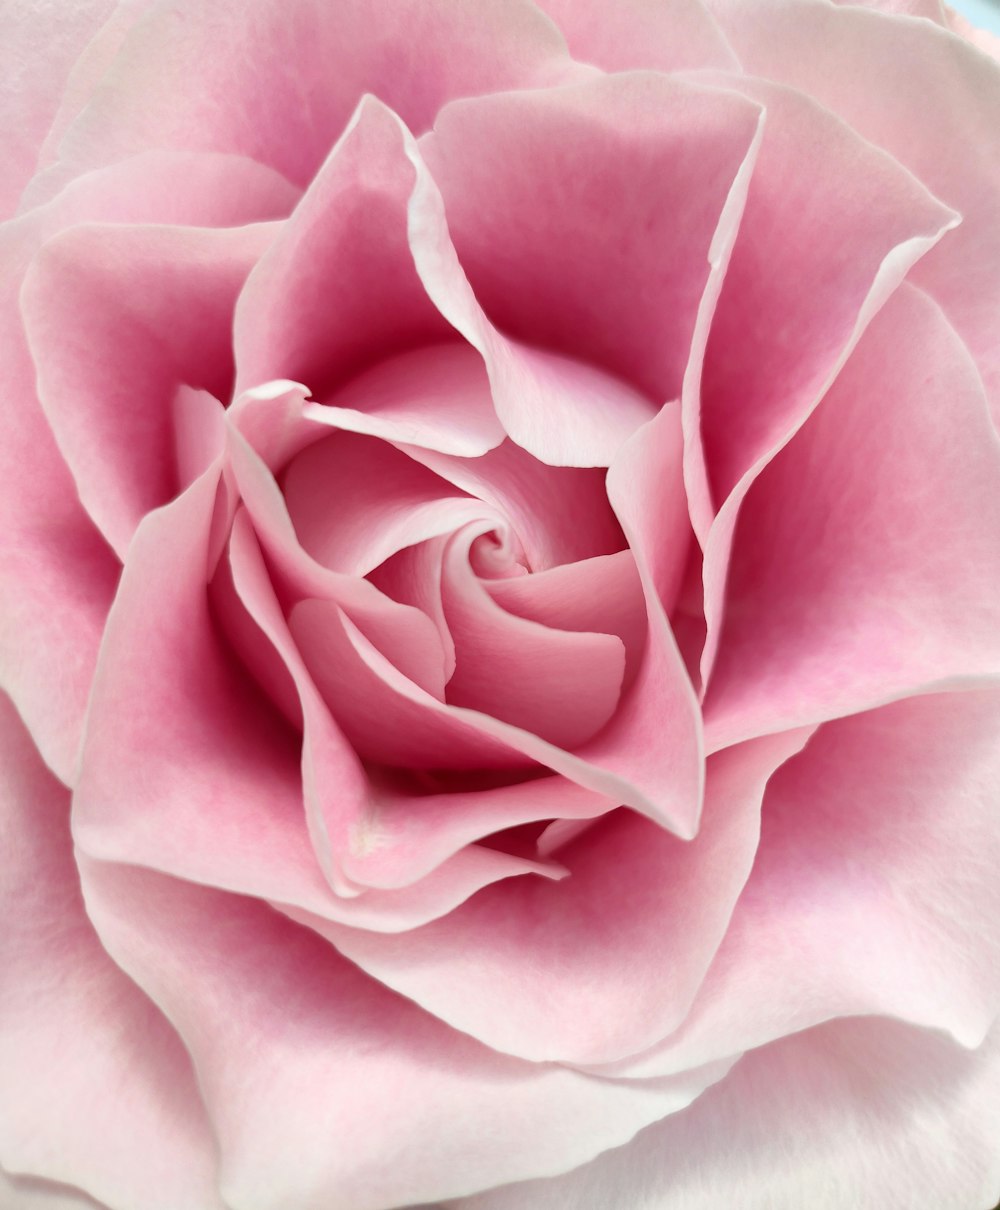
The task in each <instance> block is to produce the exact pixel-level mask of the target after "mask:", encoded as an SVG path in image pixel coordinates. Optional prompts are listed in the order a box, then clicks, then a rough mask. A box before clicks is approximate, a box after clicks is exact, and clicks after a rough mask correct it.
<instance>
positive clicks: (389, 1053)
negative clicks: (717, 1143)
mask: <svg viewBox="0 0 1000 1210" xmlns="http://www.w3.org/2000/svg"><path fill="white" fill-rule="evenodd" d="M84 877H85V885H86V893H87V901H88V906H89V909H90V911H91V913H92V914H93V916H94V918H95V920H96V921H97V922H98V927H99V929H100V931H101V935H102V937H103V939H104V941H105V944H106V945H107V946H108V947H109V949H110V950H111V952H112V953H113V954H114V956H115V958H116V960H117V961H118V962H120V963H121V964H122V965H123V966H124V967H125V969H126V970H128V971H129V973H130V974H132V975H133V977H134V978H136V979H137V980H138V981H139V982H140V983H141V985H142V986H143V987H144V988H145V989H146V990H147V991H148V992H149V994H150V995H151V996H152V997H153V999H154V1000H155V1001H156V1002H157V1003H158V1004H160V1005H162V1006H163V1008H164V1010H165V1011H166V1012H167V1014H168V1016H169V1017H170V1018H171V1020H172V1021H174V1023H175V1024H176V1026H177V1028H178V1030H179V1032H180V1033H181V1035H182V1036H183V1038H184V1041H185V1044H186V1046H187V1047H188V1049H189V1051H190V1053H191V1054H192V1056H193V1059H194V1063H195V1067H196V1069H197V1072H198V1078H199V1083H200V1086H201V1087H202V1088H203V1090H204V1093H205V1098H206V1101H207V1103H208V1105H209V1107H210V1113H211V1116H212V1121H213V1125H214V1127H215V1132H216V1136H217V1138H218V1140H219V1147H220V1152H221V1166H222V1182H221V1183H222V1190H223V1196H224V1197H225V1200H226V1202H227V1204H228V1205H230V1206H233V1207H235V1208H237V1210H258V1208H259V1210H269V1208H270V1207H272V1206H275V1205H280V1206H282V1207H283V1208H284V1210H307V1208H308V1207H314V1206H316V1205H319V1204H321V1205H323V1207H324V1210H327V1208H328V1210H381V1208H382V1207H384V1206H387V1205H402V1204H409V1203H412V1202H413V1201H415V1200H416V1201H427V1200H435V1199H438V1198H444V1197H450V1196H456V1195H459V1194H462V1193H467V1192H471V1191H472V1190H473V1189H477V1188H482V1187H484V1186H489V1185H492V1184H495V1183H497V1182H502V1181H508V1180H516V1179H519V1178H522V1177H525V1176H528V1175H536V1174H541V1173H550V1172H553V1171H557V1170H561V1169H564V1168H566V1167H571V1166H573V1165H575V1164H577V1163H580V1162H582V1161H583V1160H585V1159H587V1158H589V1157H590V1156H592V1155H594V1154H596V1153H597V1152H598V1151H599V1150H601V1149H602V1148H604V1147H607V1146H609V1145H611V1146H613V1145H615V1144H616V1143H618V1142H621V1141H624V1140H625V1139H627V1138H629V1137H630V1136H631V1135H632V1134H633V1133H634V1132H635V1130H636V1129H637V1128H639V1127H640V1126H642V1125H644V1124H645V1123H646V1122H648V1121H650V1120H651V1119H655V1118H658V1117H660V1116H662V1115H663V1114H664V1113H670V1112H673V1111H675V1110H677V1109H680V1108H682V1107H683V1106H684V1105H686V1104H688V1103H690V1101H691V1100H692V1099H693V1097H695V1096H697V1095H698V1093H699V1092H701V1090H702V1089H703V1088H705V1087H706V1086H707V1085H708V1084H709V1083H711V1082H712V1081H713V1080H716V1079H718V1078H719V1077H720V1076H721V1075H722V1074H723V1073H724V1072H725V1070H726V1069H727V1068H728V1066H729V1065H728V1064H722V1065H716V1066H713V1067H712V1068H710V1069H707V1070H705V1071H701V1072H692V1073H689V1074H687V1075H685V1076H684V1077H681V1078H679V1079H676V1080H673V1081H664V1082H659V1081H654V1082H651V1083H648V1084H641V1083H640V1084H631V1085H630V1084H618V1083H616V1082H614V1081H603V1080H594V1079H591V1078H589V1077H587V1076H583V1075H579V1074H577V1073H574V1072H570V1071H566V1070H564V1069H560V1068H558V1067H553V1066H545V1067H543V1066H538V1065H536V1064H525V1063H521V1062H519V1061H518V1060H515V1059H511V1058H508V1057H506V1056H501V1055H498V1054H496V1053H495V1052H492V1051H490V1050H488V1049H487V1048H485V1047H482V1046H480V1045H479V1044H478V1043H476V1042H474V1041H473V1040H472V1039H470V1038H467V1037H463V1036H462V1035H461V1034H459V1033H456V1032H455V1031H454V1030H452V1029H449V1028H448V1027H447V1026H444V1025H442V1024H441V1023H440V1022H438V1021H435V1020H434V1019H433V1018H432V1017H430V1016H428V1015H427V1014H425V1013H423V1012H422V1011H421V1010H420V1009H418V1008H417V1007H416V1006H415V1005H413V1004H411V1003H409V1002H408V1001H406V1000H404V999H402V998H401V997H397V996H395V995H393V994H392V993H391V992H389V991H387V990H386V989H385V988H383V987H380V986H379V985H378V984H377V983H375V982H374V981H373V980H370V979H368V978H367V977H366V976H365V975H363V974H361V972H359V971H358V970H357V969H356V968H354V967H352V966H351V964H350V963H349V962H347V961H346V959H343V958H341V957H340V956H339V955H337V954H336V952H335V951H333V950H332V949H331V948H330V947H329V946H327V945H325V944H324V943H323V942H322V940H321V939H320V938H318V937H316V936H315V935H314V934H312V933H310V931H309V930H307V929H303V928H301V927H298V926H296V925H294V924H293V923H292V922H291V921H289V920H286V919H283V918H282V917H281V916H279V915H278V914H277V913H275V912H273V911H271V910H270V909H269V908H267V907H266V906H264V905H262V904H257V903H254V902H253V901H251V900H245V899H240V898H239V897H237V896H232V895H222V894H219V893H218V892H212V891H207V890H204V889H202V888H197V887H194V886H192V885H190V884H185V883H180V882H176V881H174V880H172V879H168V878H164V877H161V876H157V875H155V874H152V873H150V872H149V871H145V870H130V869H128V868H127V867H124V866H102V865H100V864H99V863H91V862H88V863H87V866H86V869H85V873H84ZM553 1120H558V1121H559V1122H560V1124H561V1128H560V1129H559V1130H558V1131H557V1132H555V1133H553V1132H552V1130H551V1129H550V1127H551V1123H552V1122H553ZM373 1123H376V1124H377V1129H372V1124H373ZM390 1154H391V1155H392V1156H393V1157H394V1162H393V1163H391V1164H386V1162H385V1159H386V1156H387V1155H390Z"/></svg>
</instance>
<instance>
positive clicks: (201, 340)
mask: <svg viewBox="0 0 1000 1210" xmlns="http://www.w3.org/2000/svg"><path fill="white" fill-rule="evenodd" d="M273 233H274V228H273V226H272V225H270V224H259V225H254V226H245V227H239V228H233V229H230V230H216V229H209V228H183V227H162V226H157V227H153V226H149V227H132V226H120V227H111V228H108V227H105V226H79V227H74V228H73V229H72V230H71V231H68V232H67V233H66V234H64V235H62V236H60V237H58V238H57V239H55V240H54V241H50V242H49V243H47V244H46V245H45V246H44V248H43V249H42V250H41V252H40V253H39V254H38V255H37V256H36V257H35V260H34V262H33V264H32V267H31V269H30V270H29V273H28V276H27V279H26V282H25V286H24V289H23V290H22V294H21V306H22V310H23V313H24V318H25V326H26V329H27V334H28V343H29V346H30V348H31V353H32V356H33V358H34V361H35V364H36V367H37V372H38V393H39V398H40V400H41V403H42V406H43V408H44V410H45V413H46V416H47V418H48V420H49V423H50V424H51V425H52V429H53V432H54V434H55V437H56V441H57V442H58V444H59V447H60V450H61V451H62V454H63V456H64V458H65V459H66V462H67V465H68V466H69V467H70V469H71V471H72V472H73V475H74V479H75V481H76V484H77V489H78V491H79V493H80V498H81V500H82V502H83V504H84V507H85V508H86V509H87V511H88V512H89V514H90V516H91V517H92V518H93V520H94V521H95V523H96V524H97V525H98V527H99V528H100V529H101V531H102V533H103V534H104V535H105V536H106V537H107V539H108V541H109V542H110V544H111V545H112V546H113V547H114V548H115V550H116V551H117V553H118V554H119V556H120V557H124V554H125V551H126V549H127V547H128V543H129V541H130V540H131V538H132V534H133V533H134V532H135V528H136V526H137V525H138V523H139V521H140V520H141V519H142V517H143V516H144V515H145V514H146V513H147V512H149V511H150V510H151V509H153V508H156V507H158V506H159V505H161V504H164V503H165V502H166V501H167V500H169V499H170V498H171V497H172V496H173V495H175V494H176V492H177V490H178V488H179V487H183V486H186V485H185V484H181V483H178V474H177V466H176V462H175V459H174V457H173V456H172V455H173V449H174V433H173V415H172V410H171V404H172V401H173V398H174V395H175V393H176V391H177V389H178V387H179V386H181V385H182V384H185V385H187V386H191V387H196V388H201V389H204V390H207V391H209V392H210V393H211V394H213V395H214V396H215V397H216V398H217V399H220V400H222V401H223V402H228V399H229V396H230V393H231V390H232V375H233V363H232V319H233V308H234V305H235V302H236V297H237V294H238V293H239V290H240V288H241V287H242V285H243V282H244V280H245V278H246V275H247V273H248V272H249V270H250V268H251V267H252V266H253V264H254V263H255V262H256V261H257V259H258V258H259V257H260V255H261V253H262V252H263V251H264V249H265V248H266V247H267V245H268V243H269V242H270V240H271V239H272V238H273Z"/></svg>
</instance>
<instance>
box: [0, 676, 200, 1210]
mask: <svg viewBox="0 0 1000 1210" xmlns="http://www.w3.org/2000/svg"><path fill="white" fill-rule="evenodd" d="M0 748H2V759H0V769H2V771H3V773H2V782H3V785H2V789H0V795H2V801H0V837H2V843H3V849H4V853H5V854H6V855H7V860H6V861H5V862H4V869H3V874H2V876H0V900H2V903H0V910H2V912H3V918H4V929H3V934H2V938H0V951H2V963H3V970H4V978H3V981H2V991H0V1065H2V1067H3V1072H4V1079H3V1093H2V1097H0V1159H2V1162H3V1166H4V1169H5V1171H6V1173H9V1174H12V1176H14V1181H13V1189H14V1192H13V1193H12V1194H10V1198H9V1200H8V1199H7V1198H5V1200H4V1205H8V1206H11V1207H13V1206H17V1207H18V1208H20V1207H21V1206H25V1207H27V1206H28V1205H34V1204H35V1201H34V1200H31V1201H29V1200H28V1198H29V1194H30V1193H31V1192H32V1191H35V1192H37V1193H38V1201H39V1203H40V1205H43V1206H47V1205H49V1202H48V1201H47V1200H45V1198H44V1197H43V1191H44V1192H46V1193H47V1192H48V1189H49V1186H48V1184H47V1182H50V1181H54V1182H60V1183H65V1184H68V1185H72V1186H76V1187H77V1188H79V1189H81V1190H85V1191H86V1192H87V1193H89V1194H91V1195H92V1196H93V1197H94V1198H96V1199H98V1200H99V1201H101V1202H107V1203H108V1205H111V1206H132V1205H142V1206H149V1207H150V1210H175V1208H176V1207H177V1206H198V1207H199V1208H200V1207H205V1210H215V1208H218V1210H221V1207H222V1203H221V1201H220V1200H219V1198H218V1196H217V1194H216V1191H215V1156H214V1143H213V1139H212V1134H211V1130H210V1127H209V1125H208V1121H207V1119H206V1117H205V1111H204V1108H203V1106H202V1103H201V1099H200V1097H199V1093H198V1089H197V1086H196V1084H195V1080H194V1077H193V1073H192V1071H191V1066H190V1063H189V1061H188V1058H187V1055H186V1054H185V1053H184V1048H183V1046H182V1045H181V1042H180V1040H179V1039H178V1038H177V1036H176V1034H175V1033H174V1031H173V1029H172V1028H171V1027H170V1026H169V1025H168V1023H167V1022H166V1020H165V1019H164V1018H163V1017H162V1016H161V1015H160V1013H159V1011H158V1010H157V1009H156V1008H155V1006H154V1005H153V1004H152V1003H150V1001H149V1000H147V998H146V996H145V995H144V994H143V993H142V992H141V991H140V990H139V989H138V988H137V987H135V985H134V984H133V983H132V982H131V981H130V980H129V979H128V977H127V976H126V975H124V974H123V973H122V972H121V970H120V969H119V968H118V967H117V966H116V965H115V963H114V962H113V961H112V960H111V958H109V957H108V955H107V954H106V953H105V952H104V950H103V949H102V947H101V944H100V942H99V941H98V939H97V937H96V935H95V934H94V930H93V926H92V925H91V923H90V921H89V920H88V918H87V912H86V910H85V908H84V904H83V900H82V898H81V896H80V886H79V876H78V873H77V869H76V865H75V864H74V860H73V847H72V841H71V838H70V816H69V808H70V803H69V794H68V792H67V791H66V790H65V788H64V787H63V786H61V785H60V784H59V783H58V782H57V781H56V780H55V778H54V777H53V776H52V775H51V773H49V772H48V770H47V769H46V768H45V767H44V765H43V764H42V762H41V759H40V758H39V756H38V753H37V752H36V751H35V748H34V745H33V744H32V741H31V738H30V737H29V735H28V733H27V732H26V730H25V729H24V725H23V724H22V723H21V721H20V719H19V718H18V717H17V714H16V712H15V711H14V709H13V707H12V706H11V704H10V702H9V701H8V700H7V699H3V700H2V702H0ZM15 1174H16V1175H15ZM20 1176H28V1177H40V1178H44V1182H39V1183H38V1184H37V1185H36V1184H35V1183H34V1182H32V1181H28V1182H27V1184H22V1183H21V1182H20V1181H19V1180H18V1179H17V1177H20ZM52 1192H53V1196H54V1197H55V1196H58V1195H59V1190H58V1189H53V1190H52ZM0 1194H2V1187H0ZM14 1199H16V1200H14ZM53 1204H58V1203H57V1202H54V1203H53ZM69 1204H72V1203H70V1202H69V1201H68V1200H67V1205H69ZM87 1204H90V1203H89V1201H88V1202H87Z"/></svg>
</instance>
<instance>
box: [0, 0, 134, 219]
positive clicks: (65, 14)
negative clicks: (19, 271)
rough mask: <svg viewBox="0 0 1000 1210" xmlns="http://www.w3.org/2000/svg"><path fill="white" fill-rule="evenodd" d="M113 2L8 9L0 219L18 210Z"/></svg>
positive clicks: (23, 2) (27, 1)
mask: <svg viewBox="0 0 1000 1210" xmlns="http://www.w3.org/2000/svg"><path fill="white" fill-rule="evenodd" d="M113 8H114V0H79V3H74V4H72V5H68V6H58V7H56V8H55V9H53V7H52V6H51V5H48V4H45V3H42V2H40V0H11V3H8V4H5V5H4V10H3V27H4V28H3V40H2V42H0V128H2V129H3V131H4V152H3V157H4V170H3V178H2V181H0V220H2V219H5V218H7V217H8V215H10V214H13V212H14V210H15V208H16V206H17V202H18V198H19V197H20V195H21V191H22V190H23V189H24V187H25V185H27V183H28V181H29V180H30V179H31V177H32V175H33V173H34V171H35V167H36V165H37V163H38V153H39V151H40V150H41V147H42V142H43V140H44V139H45V135H46V133H47V132H48V129H49V127H50V126H51V124H52V121H53V119H54V118H55V116H56V111H57V109H58V107H59V102H60V98H61V96H62V89H63V86H64V84H65V82H66V78H67V77H68V76H69V74H70V71H71V69H72V67H73V64H74V63H75V61H76V60H77V58H78V57H79V56H80V54H81V52H82V51H83V50H84V48H85V47H86V45H87V43H88V42H89V41H90V39H91V38H92V37H93V36H94V35H95V34H96V33H97V31H98V30H99V29H100V27H101V23H102V22H103V21H104V20H105V18H106V17H107V16H108V14H109V13H110V12H111V11H112V9H113Z"/></svg>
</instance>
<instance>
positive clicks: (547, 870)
mask: <svg viewBox="0 0 1000 1210" xmlns="http://www.w3.org/2000/svg"><path fill="white" fill-rule="evenodd" d="M231 559H232V567H233V577H234V587H235V590H236V592H237V593H238V594H239V596H240V599H241V600H242V601H243V603H244V605H245V608H246V610H247V611H248V612H249V614H250V615H251V616H252V618H253V621H254V622H255V623H256V624H257V626H259V627H260V630H261V631H262V632H263V633H259V632H258V634H257V645H258V647H259V646H261V645H264V646H267V647H269V648H270V647H271V645H272V644H273V649H274V650H275V651H276V653H277V654H278V655H279V656H280V658H281V660H282V661H284V666H285V667H286V669H287V672H288V673H290V675H291V678H292V680H293V682H294V692H295V693H296V694H297V696H298V700H299V707H300V710H301V717H302V722H303V749H302V782H303V785H302V789H301V791H299V792H298V794H297V797H296V801H299V800H300V799H301V797H302V796H303V795H304V801H305V809H306V817H307V821H308V825H309V832H310V835H311V837H312V844H313V849H314V851H315V853H316V854H317V856H318V858H319V864H320V866H321V867H322V868H323V870H324V872H325V873H326V875H327V878H328V881H329V883H330V885H331V886H332V887H333V888H334V889H335V890H336V891H337V892H338V896H336V897H331V896H330V895H329V894H327V893H324V894H323V895H322V896H320V897H317V896H316V895H315V893H314V887H315V885H316V883H317V875H318V869H312V870H309V869H308V868H307V869H306V874H311V875H312V877H311V879H309V880H304V879H303V878H302V877H290V874H291V873H293V871H291V869H290V865H289V863H288V862H286V863H285V868H284V869H283V870H281V871H277V870H276V868H274V865H273V863H269V864H268V867H267V870H266V873H267V875H268V876H269V877H268V889H266V890H265V889H263V886H262V883H261V882H260V880H259V879H258V882H257V883H256V884H254V883H252V882H251V881H250V880H248V878H247V876H246V873H247V872H246V870H245V869H244V868H242V867H237V869H236V873H235V876H236V877H237V878H239V879H240V880H241V881H239V882H236V883H233V882H232V881H228V882H227V881H225V880H224V878H223V877H220V874H219V871H220V870H221V869H222V866H221V865H220V862H219V858H218V854H217V853H216V852H215V851H214V850H213V849H212V848H208V847H205V848H204V849H203V856H204V857H206V858H207V859H208V861H209V864H210V867H211V869H212V871H213V873H212V874H211V876H209V877H202V878H201V880H202V881H207V882H210V883H213V884H216V885H223V886H233V887H234V889H238V890H249V891H251V892H252V893H255V894H261V895H264V896H266V897H268V898H271V899H272V900H274V901H275V902H276V903H277V904H278V906H280V907H281V908H282V910H288V909H290V908H296V907H297V908H300V909H305V910H307V911H310V912H312V913H317V914H319V915H321V916H322V917H324V918H327V919H331V920H339V921H343V922H345V923H349V924H350V925H352V926H353V927H357V928H371V929H377V930H387V931H394V930H396V929H405V928H413V927H415V926H417V925H419V924H422V923H424V922H425V921H427V920H431V919H435V918H436V917H437V916H440V915H442V914H443V913H445V912H448V911H451V910H452V909H453V908H454V907H456V906H457V905H458V904H459V903H462V902H463V901H464V900H465V899H467V898H468V897H469V895H471V894H473V893H475V892H476V891H478V890H479V889H480V888H481V887H483V886H486V885H488V884H490V883H492V882H496V881H498V880H500V879H503V878H509V877H511V876H513V875H519V874H528V873H538V874H543V875H545V876H546V877H559V876H561V874H562V872H563V871H562V868H561V867H560V866H559V865H558V864H556V863H553V862H550V861H534V860H530V859H524V858H520V857H516V856H513V855H511V854H508V853H504V852H499V851H494V850H489V849H485V848H479V847H478V846H475V845H473V846H471V847H469V848H467V849H465V850H461V849H460V847H459V844H458V843H453V844H452V845H451V846H449V838H450V836H451V835H453V832H454V828H452V829H450V830H449V829H445V830H444V834H443V835H442V836H441V837H438V838H437V845H436V847H434V846H433V845H432V846H431V847H430V858H429V860H428V853H427V848H428V846H427V844H426V843H425V845H424V848H423V850H422V851H421V850H417V851H414V852H413V853H409V852H407V853H406V855H405V859H404V865H403V871H404V872H403V874H402V876H401V875H400V870H399V864H398V856H399V854H398V852H397V854H396V855H395V856H396V858H397V860H396V862H395V863H393V862H392V856H391V855H390V862H389V866H388V868H389V871H390V874H391V873H393V872H394V873H395V875H396V877H395V880H393V879H392V878H391V877H390V878H389V880H388V884H387V881H386V879H385V877H384V876H383V878H382V879H381V882H380V883H377V885H381V886H386V885H387V886H388V889H386V890H384V891H366V890H364V883H365V875H366V874H368V873H370V872H374V873H375V874H376V875H377V874H379V873H380V872H382V871H383V869H384V866H385V863H383V862H382V861H381V860H380V853H381V851H382V850H383V849H384V848H386V847H390V846H391V845H392V844H394V843H398V840H399V834H400V832H401V831H402V833H403V835H404V837H405V834H406V831H407V814H408V811H409V809H410V808H412V809H413V812H414V813H416V814H417V815H418V824H417V831H418V832H419V829H420V827H421V826H423V827H427V826H428V823H429V819H428V817H427V815H426V814H425V813H424V812H423V811H422V803H421V802H420V800H419V799H417V800H415V801H414V796H409V797H410V801H403V802H397V803H396V804H390V802H389V801H388V799H387V798H386V796H385V795H384V794H380V793H378V792H377V790H376V789H375V788H374V787H372V786H369V785H365V784H364V775H363V773H362V771H361V770H360V768H359V766H358V763H357V758H356V756H355V754H354V753H353V752H352V751H351V750H350V749H349V748H348V747H347V746H346V744H345V742H344V739H343V736H342V735H341V733H340V731H339V729H338V728H337V726H336V725H335V724H334V723H333V721H332V719H331V717H330V715H329V713H328V711H327V708H326V706H325V705H324V703H323V702H322V701H321V699H320V698H319V695H318V693H317V690H316V686H315V683H314V681H313V679H312V678H311V677H310V675H309V672H308V671H307V669H306V667H305V665H304V663H303V661H302V659H301V656H300V654H299V652H298V650H297V648H296V646H295V644H294V642H293V640H292V636H291V634H290V633H289V630H288V627H287V624H286V623H285V620H284V618H283V617H282V615H281V611H280V608H279V606H278V603H277V600H276V598H275V596H274V592H273V589H271V587H270V584H269V583H268V582H267V576H266V569H265V567H264V564H263V561H262V559H261V556H260V551H259V548H258V547H257V545H256V543H255V541H254V539H253V535H252V533H251V530H250V527H249V524H248V522H247V517H246V514H244V513H241V514H240V515H238V516H237V518H236V522H235V525H234V532H233V541H232V547H231ZM230 616H231V615H230ZM393 805H394V806H395V807H396V810H395V812H394V814H393V815H392V816H391V817H390V816H389V815H388V810H391V809H392V806H393ZM237 810H239V808H238V807H237ZM430 814H431V815H433V811H432V812H431V813H430ZM479 815H480V817H481V815H482V812H480V813H479ZM390 818H391V821H392V822H391V823H390ZM506 823H507V820H506V819H503V820H502V821H500V822H498V823H497V824H496V826H497V827H502V826H505V825H506ZM488 830H490V829H489V828H488V827H487V828H482V830H481V831H480V832H478V833H477V832H476V831H475V828H474V827H473V830H472V832H471V834H467V839H468V840H474V839H478V838H479V836H481V835H482V834H483V833H484V832H486V831H488ZM202 831H203V833H204V832H205V829H202ZM294 839H295V841H296V843H297V844H298V846H299V847H300V848H301V845H302V841H303V839H304V838H303V837H302V836H298V837H295V838H294ZM285 847H286V848H287V845H286V846H285ZM421 863H423V869H422V870H421ZM149 864H155V863H149ZM248 864H250V865H251V866H252V865H253V863H248ZM414 866H415V867H416V870H415V872H413V873H412V874H410V875H409V876H407V873H408V872H409V871H411V870H413V867H414ZM160 868H163V867H160ZM189 870H190V862H188V865H187V870H186V869H185V867H184V866H183V865H181V866H176V867H174V869H173V871H169V872H180V873H185V875H186V876H190V875H189V873H187V871H189ZM358 870H360V871H361V872H362V877H361V880H360V881H361V884H362V885H358V876H357V871H358ZM421 872H422V873H423V875H424V877H423V878H422V879H420V880H419V881H418V878H420V874H421ZM275 874H277V875H278V877H279V879H280V880H283V886H282V885H281V884H280V882H279V881H278V880H276V878H275V877H274V875H275ZM233 877H234V875H233V874H229V875H228V878H230V879H232V878H233ZM399 887H401V888H402V889H401V890H397V889H396V888H399ZM300 888H305V890H303V889H300ZM304 893H309V894H310V896H311V898H312V902H311V903H307V902H305V901H304V899H303V894H304Z"/></svg>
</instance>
